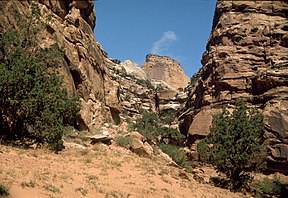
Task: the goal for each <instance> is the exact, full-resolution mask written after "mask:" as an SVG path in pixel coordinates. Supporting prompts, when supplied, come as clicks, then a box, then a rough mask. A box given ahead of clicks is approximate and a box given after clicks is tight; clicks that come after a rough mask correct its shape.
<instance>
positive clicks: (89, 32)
mask: <svg viewBox="0 0 288 198" xmlns="http://www.w3.org/2000/svg"><path fill="white" fill-rule="evenodd" d="M31 2H32V1H0V7H1V13H3V14H1V16H0V30H1V32H3V31H5V29H7V28H8V27H12V28H15V29H17V28H19V27H18V24H17V22H16V15H17V13H19V14H21V15H22V17H26V16H27V15H28V13H31V10H30V6H31ZM36 2H37V4H38V6H39V8H40V11H41V18H40V20H41V21H42V22H44V23H45V28H44V30H43V31H41V33H39V35H38V42H39V44H40V46H41V47H49V46H50V45H52V44H54V43H57V44H58V45H59V47H61V48H64V49H65V50H64V56H63V61H62V67H61V69H60V70H61V71H60V73H61V75H62V76H63V78H64V82H65V85H66V87H67V89H68V92H69V94H70V95H75V94H76V93H77V94H78V95H80V97H81V99H80V100H81V105H82V108H81V111H80V116H79V118H78V119H77V127H78V128H79V129H80V130H96V129H97V128H98V126H99V124H101V123H103V121H104V120H107V119H108V120H109V119H110V120H111V121H112V120H113V119H116V120H117V119H118V118H119V112H120V101H119V84H118V83H117V82H115V81H111V80H110V78H109V74H108V70H107V65H109V64H113V63H112V62H109V61H107V56H106V53H105V52H104V51H103V50H102V49H101V46H100V45H99V44H98V43H97V42H96V41H95V38H94V32H93V29H94V27H95V20H96V14H95V11H94V1H91V0H82V1H74V0H66V1H48V0H39V1H36Z"/></svg>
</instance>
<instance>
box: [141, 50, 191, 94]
mask: <svg viewBox="0 0 288 198" xmlns="http://www.w3.org/2000/svg"><path fill="white" fill-rule="evenodd" d="M142 69H143V70H144V72H145V73H146V75H147V77H148V78H150V79H154V80H163V81H164V82H166V83H167V84H169V85H170V86H172V87H173V88H174V89H178V88H185V87H187V86H188V83H189V81H190V80H189V78H188V77H187V76H186V74H185V73H184V71H183V69H182V67H181V65H180V64H179V63H178V62H177V61H175V60H173V59H171V58H170V57H168V56H158V55H154V54H148V55H147V56H146V62H145V63H144V64H143V65H142Z"/></svg>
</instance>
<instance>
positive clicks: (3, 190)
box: [0, 183, 10, 197]
mask: <svg viewBox="0 0 288 198" xmlns="http://www.w3.org/2000/svg"><path fill="white" fill-rule="evenodd" d="M9 195H10V193H9V189H8V187H7V186H6V185H4V184H2V183H0V197H1V196H9Z"/></svg>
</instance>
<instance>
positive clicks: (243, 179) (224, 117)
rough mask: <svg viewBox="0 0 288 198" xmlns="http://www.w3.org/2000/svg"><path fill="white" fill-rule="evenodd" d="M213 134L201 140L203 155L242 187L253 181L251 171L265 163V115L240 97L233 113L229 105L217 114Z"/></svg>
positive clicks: (199, 146)
mask: <svg viewBox="0 0 288 198" xmlns="http://www.w3.org/2000/svg"><path fill="white" fill-rule="evenodd" d="M210 130H211V134H210V135H209V136H208V137H207V138H205V139H203V140H202V141H201V143H200V144H198V152H199V154H200V159H202V160H203V161H207V162H210V163H212V164H214V165H215V166H216V168H217V170H218V171H220V172H223V173H225V174H226V176H227V177H228V178H229V184H230V187H231V188H232V189H234V190H239V189H241V188H242V187H245V185H246V184H247V183H248V182H249V181H250V179H251V175H250V174H249V172H250V171H254V170H256V169H257V168H258V167H260V165H261V164H262V159H263V156H262V155H261V154H262V152H261V151H262V143H263V133H264V124H263V116H262V114H260V113H259V111H257V110H256V109H255V108H247V107H246V105H245V103H244V101H243V100H238V101H236V107H235V109H234V110H233V112H232V113H230V112H229V111H228V110H227V109H226V108H224V109H223V111H222V113H220V114H219V115H216V116H215V117H214V118H213V121H212V126H211V128H210Z"/></svg>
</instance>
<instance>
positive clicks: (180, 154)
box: [158, 143, 192, 172]
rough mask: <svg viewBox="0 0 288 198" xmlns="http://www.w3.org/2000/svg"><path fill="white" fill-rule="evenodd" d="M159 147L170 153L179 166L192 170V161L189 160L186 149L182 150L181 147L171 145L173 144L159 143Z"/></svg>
mask: <svg viewBox="0 0 288 198" xmlns="http://www.w3.org/2000/svg"><path fill="white" fill-rule="evenodd" d="M158 146H159V148H160V149H161V150H162V151H163V152H164V153H166V154H167V155H169V156H170V157H171V158H172V159H173V161H174V162H176V163H177V164H178V165H179V166H181V167H183V168H186V170H187V171H188V172H191V171H192V167H191V161H189V160H188V158H187V155H186V153H185V152H184V151H182V150H180V149H179V147H177V146H174V145H171V144H163V143H161V144H159V145H158Z"/></svg>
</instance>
